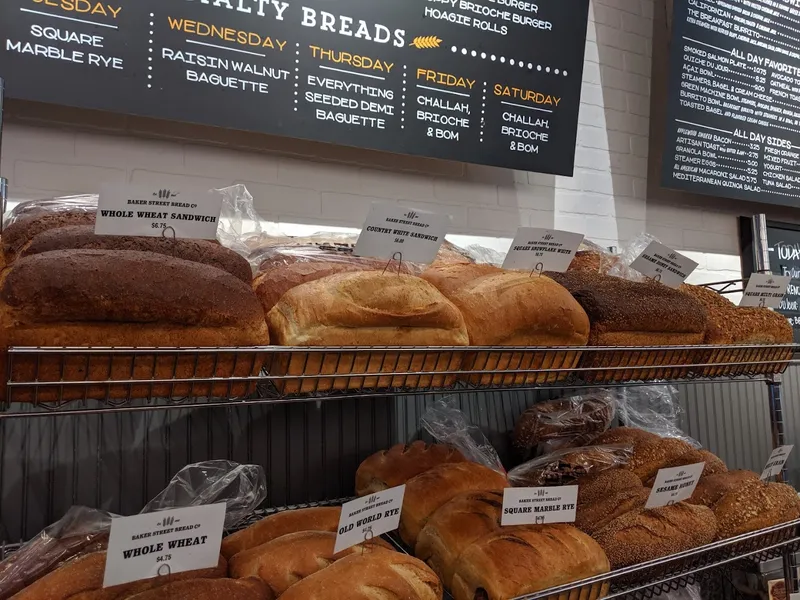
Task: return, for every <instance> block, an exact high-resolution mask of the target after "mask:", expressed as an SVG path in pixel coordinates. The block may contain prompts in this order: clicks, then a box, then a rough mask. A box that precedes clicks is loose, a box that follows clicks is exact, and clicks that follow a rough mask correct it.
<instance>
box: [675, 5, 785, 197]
mask: <svg viewBox="0 0 800 600" xmlns="http://www.w3.org/2000/svg"><path fill="white" fill-rule="evenodd" d="M670 61H671V67H670V80H669V96H668V108H667V124H666V127H667V134H666V142H665V148H664V156H663V163H662V183H663V185H664V186H665V187H669V188H676V189H684V190H689V191H693V192H699V193H703V194H713V195H717V196H725V197H729V198H739V199H743V200H753V201H758V202H767V203H771V204H782V205H788V206H800V2H798V1H797V0H726V1H725V2H716V1H713V0H674V17H673V22H672V43H671V49H670Z"/></svg>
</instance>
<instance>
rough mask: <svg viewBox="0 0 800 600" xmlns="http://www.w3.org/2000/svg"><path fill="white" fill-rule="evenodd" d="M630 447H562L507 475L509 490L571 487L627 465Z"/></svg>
mask: <svg viewBox="0 0 800 600" xmlns="http://www.w3.org/2000/svg"><path fill="white" fill-rule="evenodd" d="M631 456H633V445H631V444H607V445H603V446H581V447H579V448H565V449H563V450H557V451H555V452H552V453H550V454H546V455H545V456H540V457H539V458H534V459H533V460H529V461H528V462H525V463H522V464H521V465H519V466H517V467H514V468H513V469H511V470H510V471H509V472H508V480H509V481H510V482H511V485H512V487H542V486H552V485H574V484H575V482H576V480H577V479H578V478H579V477H583V476H584V475H589V474H592V473H599V472H600V471H605V470H606V469H611V468H614V467H621V466H623V465H626V464H628V461H629V460H630V459H631Z"/></svg>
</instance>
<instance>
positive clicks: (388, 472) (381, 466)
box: [356, 440, 467, 496]
mask: <svg viewBox="0 0 800 600" xmlns="http://www.w3.org/2000/svg"><path fill="white" fill-rule="evenodd" d="M465 460H467V459H466V458H464V455H463V454H461V452H459V451H458V450H456V449H455V448H453V447H452V446H448V445H446V444H426V443H425V442H423V441H420V440H417V441H416V442H413V443H411V444H397V445H395V446H392V447H391V448H389V449H388V450H381V451H380V452H376V453H375V454H373V455H371V456H369V457H368V458H366V459H365V460H364V461H363V462H362V463H361V464H360V465H359V467H358V470H357V471H356V495H358V496H366V495H367V494H373V493H375V492H380V491H383V490H386V489H389V488H391V487H395V486H398V485H402V484H404V483H405V482H406V481H408V480H409V479H411V478H412V477H415V476H417V475H419V474H420V473H424V472H425V471H427V470H429V469H432V468H433V467H436V466H438V465H441V464H444V463H454V462H464V461H465Z"/></svg>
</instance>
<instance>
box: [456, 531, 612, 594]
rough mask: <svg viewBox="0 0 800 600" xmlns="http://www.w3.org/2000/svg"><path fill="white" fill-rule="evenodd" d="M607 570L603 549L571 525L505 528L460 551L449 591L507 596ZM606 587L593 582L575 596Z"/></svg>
mask: <svg viewBox="0 0 800 600" xmlns="http://www.w3.org/2000/svg"><path fill="white" fill-rule="evenodd" d="M608 571H609V562H608V559H607V558H606V555H605V553H604V552H603V550H602V548H600V546H599V545H598V544H597V543H596V542H595V541H594V540H593V539H592V538H590V537H589V536H588V535H586V534H585V533H582V532H580V531H578V530H577V529H576V528H574V527H572V526H571V525H562V524H560V525H535V526H520V527H504V528H503V529H501V530H499V531H495V532H493V533H490V534H488V535H485V536H483V537H482V538H480V539H479V540H478V541H476V542H475V543H473V544H472V545H471V546H469V547H468V548H467V549H466V550H464V551H463V552H462V553H461V556H460V557H459V558H458V560H457V561H456V566H455V573H454V575H453V585H452V587H451V589H450V591H451V592H452V594H453V597H454V598H455V600H475V599H476V598H484V599H486V600H507V599H508V598H516V597H517V596H522V595H524V594H532V593H534V592H538V591H541V590H544V589H547V588H550V587H554V586H557V585H562V584H566V583H570V582H573V581H578V580H580V579H584V578H587V577H592V576H593V575H600V574H602V573H607V572H608ZM606 591H607V590H606V588H605V587H604V586H602V587H601V586H600V585H596V586H595V587H593V588H590V589H586V590H581V595H580V597H581V598H586V599H587V600H594V599H596V598H600V597H601V596H602V595H604V594H605V592H606ZM576 598H577V596H576Z"/></svg>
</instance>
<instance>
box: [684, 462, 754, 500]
mask: <svg viewBox="0 0 800 600" xmlns="http://www.w3.org/2000/svg"><path fill="white" fill-rule="evenodd" d="M756 480H758V473H754V472H753V471H728V472H727V473H716V474H713V475H709V476H707V477H706V476H704V477H701V478H700V481H698V482H697V487H696V488H694V492H693V493H692V497H691V498H689V499H688V500H687V502H689V503H690V504H703V505H704V506H708V507H711V508H713V507H714V505H715V504H716V503H717V502H719V501H720V499H721V498H722V497H723V496H724V495H725V494H727V493H728V492H730V491H733V490H735V489H737V488H739V487H741V486H743V485H744V484H745V483H747V482H749V481H756Z"/></svg>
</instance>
